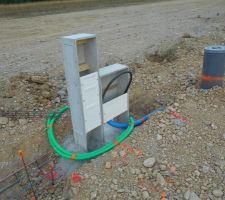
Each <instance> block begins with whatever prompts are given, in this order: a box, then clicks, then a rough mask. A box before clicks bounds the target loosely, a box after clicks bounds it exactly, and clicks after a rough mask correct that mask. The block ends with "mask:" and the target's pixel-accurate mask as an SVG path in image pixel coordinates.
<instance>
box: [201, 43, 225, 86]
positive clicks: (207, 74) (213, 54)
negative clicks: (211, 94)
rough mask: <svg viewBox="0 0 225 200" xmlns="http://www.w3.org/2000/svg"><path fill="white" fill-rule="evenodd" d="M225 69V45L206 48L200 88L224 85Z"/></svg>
mask: <svg viewBox="0 0 225 200" xmlns="http://www.w3.org/2000/svg"><path fill="white" fill-rule="evenodd" d="M224 71H225V46H209V47H206V48H205V50H204V63H203V70H202V77H201V83H200V88H201V89H210V88H212V87H214V86H219V87H223V85H224V80H223V79H224Z"/></svg>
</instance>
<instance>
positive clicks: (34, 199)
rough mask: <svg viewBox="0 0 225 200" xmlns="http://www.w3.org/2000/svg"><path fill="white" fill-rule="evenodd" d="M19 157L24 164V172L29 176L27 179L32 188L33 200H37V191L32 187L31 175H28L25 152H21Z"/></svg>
mask: <svg viewBox="0 0 225 200" xmlns="http://www.w3.org/2000/svg"><path fill="white" fill-rule="evenodd" d="M18 153H19V157H20V160H22V163H23V166H24V170H25V172H26V175H27V179H28V182H29V184H30V187H31V190H32V193H33V195H34V196H33V197H32V200H36V199H37V198H36V194H35V190H34V188H33V185H32V182H31V179H30V175H29V173H28V169H27V166H26V163H25V160H24V154H23V151H21V150H19V152H18Z"/></svg>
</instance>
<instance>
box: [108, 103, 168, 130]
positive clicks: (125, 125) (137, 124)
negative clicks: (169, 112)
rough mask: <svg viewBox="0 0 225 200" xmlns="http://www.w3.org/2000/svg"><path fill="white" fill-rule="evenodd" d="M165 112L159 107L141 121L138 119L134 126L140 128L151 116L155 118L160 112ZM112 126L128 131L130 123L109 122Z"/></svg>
mask: <svg viewBox="0 0 225 200" xmlns="http://www.w3.org/2000/svg"><path fill="white" fill-rule="evenodd" d="M164 110H165V108H164V107H159V108H157V109H155V110H153V111H152V112H150V113H149V114H147V115H145V116H144V117H142V118H141V119H137V120H135V122H134V126H140V125H141V124H143V123H144V122H145V121H147V120H148V119H149V118H150V117H151V116H153V115H154V114H156V113H158V112H163V111H164ZM107 123H108V124H109V125H110V126H112V127H115V128H120V129H126V128H127V127H128V123H121V122H115V121H113V120H110V121H108V122H107Z"/></svg>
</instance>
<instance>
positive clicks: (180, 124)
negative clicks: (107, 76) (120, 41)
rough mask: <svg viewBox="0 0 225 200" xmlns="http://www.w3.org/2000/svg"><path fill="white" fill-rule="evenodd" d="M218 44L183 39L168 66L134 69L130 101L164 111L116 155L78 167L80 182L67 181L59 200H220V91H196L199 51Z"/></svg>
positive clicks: (223, 179)
mask: <svg viewBox="0 0 225 200" xmlns="http://www.w3.org/2000/svg"><path fill="white" fill-rule="evenodd" d="M224 42H225V40H224V38H223V37H221V38H220V37H216V36H210V37H202V38H200V39H199V38H191V37H190V38H189V37H188V38H183V39H182V40H181V41H180V43H179V44H178V45H177V48H176V50H174V51H176V52H175V53H174V54H175V57H174V59H173V61H170V62H168V61H167V60H163V61H162V62H160V63H159V62H152V61H149V60H146V62H145V64H143V65H134V66H133V67H132V70H133V71H134V73H135V76H134V83H133V85H132V89H131V92H130V93H131V95H135V92H136V91H137V88H138V90H140V91H141V92H140V93H142V94H145V95H142V96H141V95H137V94H136V96H137V97H138V98H139V103H140V104H142V103H146V101H154V100H155V101H158V102H161V103H162V104H163V105H165V106H166V110H165V112H162V113H159V114H157V115H155V116H154V117H152V119H151V120H150V121H148V122H146V123H145V124H144V125H142V126H140V127H137V128H136V129H135V130H134V132H133V134H132V135H131V136H130V137H129V138H128V139H127V140H126V141H125V143H124V144H121V145H119V146H118V147H117V148H116V149H115V150H113V151H111V152H109V153H106V154H105V155H104V156H101V157H99V158H97V159H94V160H92V161H91V162H89V163H86V164H84V165H83V167H82V168H81V169H80V170H79V171H78V173H79V174H80V175H81V177H82V180H81V182H79V183H77V182H74V181H73V180H72V179H71V180H69V181H68V183H67V187H66V188H65V190H66V191H67V192H65V194H66V197H67V198H68V199H160V198H161V199H177V200H181V199H185V200H199V199H204V200H222V199H225V190H224V188H225V149H224V145H225V132H224V130H225V124H224V117H225V109H224V106H225V101H224V99H225V93H224V92H225V90H224V88H215V89H212V90H209V91H203V90H200V89H198V80H199V76H200V74H201V66H202V56H203V47H204V46H205V45H207V44H215V43H224ZM151 57H152V56H151ZM140 93H139V94H140ZM146 97H147V98H146ZM139 109H140V110H141V108H140V107H139Z"/></svg>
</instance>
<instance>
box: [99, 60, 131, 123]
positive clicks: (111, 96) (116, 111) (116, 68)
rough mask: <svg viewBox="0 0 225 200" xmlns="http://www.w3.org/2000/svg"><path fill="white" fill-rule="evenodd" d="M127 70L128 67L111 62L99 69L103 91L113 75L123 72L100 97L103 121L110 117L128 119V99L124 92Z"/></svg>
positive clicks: (127, 76) (110, 118) (127, 77)
mask: <svg viewBox="0 0 225 200" xmlns="http://www.w3.org/2000/svg"><path fill="white" fill-rule="evenodd" d="M128 71H129V69H128V67H127V66H126V65H122V64H113V65H109V66H107V67H104V68H100V69H99V75H100V78H101V87H102V91H103V93H104V91H105V89H106V87H107V85H108V84H109V82H110V81H111V80H113V78H114V77H116V76H118V75H120V74H123V75H121V76H119V77H118V78H117V79H115V81H114V82H113V83H112V84H111V85H110V87H109V88H108V91H107V92H106V93H105V96H104V97H103V99H102V102H103V121H104V123H106V122H107V121H109V120H112V119H115V120H116V121H120V122H128V121H129V112H128V110H129V99H128V94H127V93H125V94H124V91H125V90H126V88H127V85H128V83H129V74H128V73H126V72H128Z"/></svg>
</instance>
